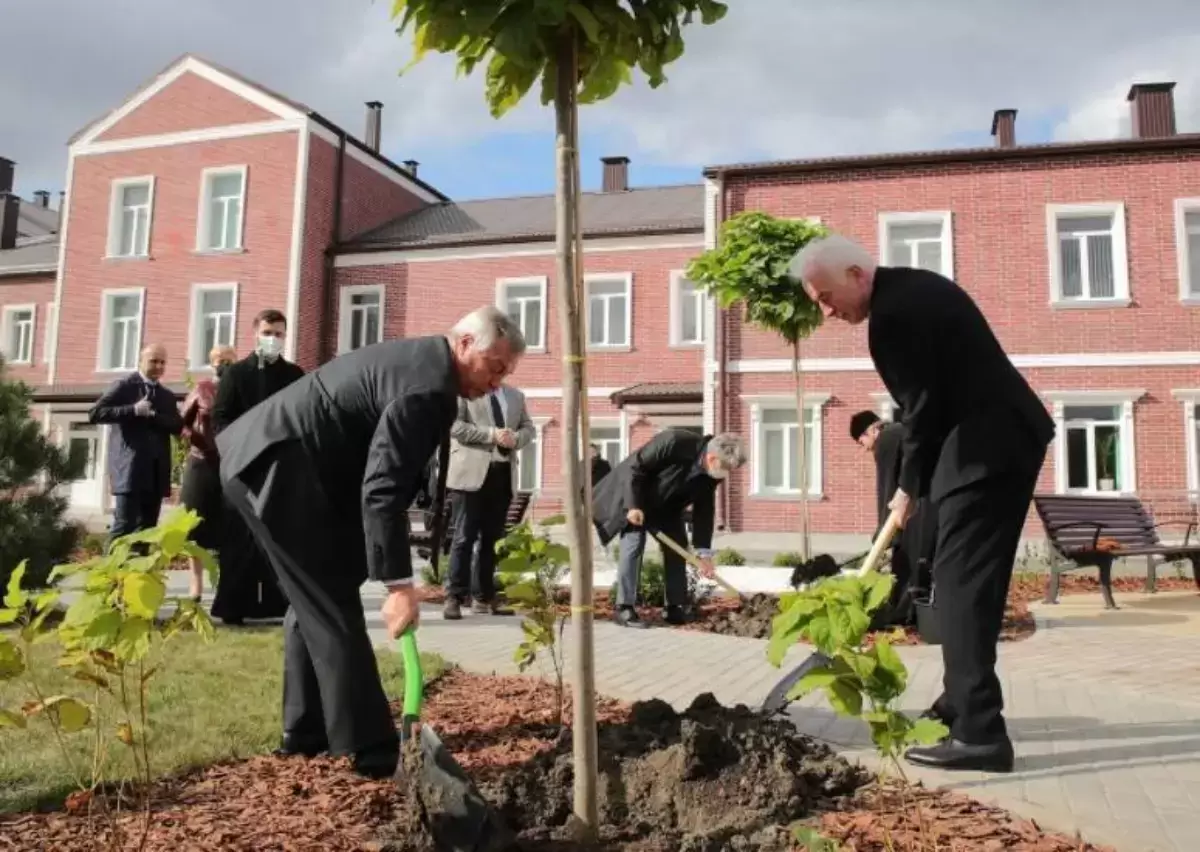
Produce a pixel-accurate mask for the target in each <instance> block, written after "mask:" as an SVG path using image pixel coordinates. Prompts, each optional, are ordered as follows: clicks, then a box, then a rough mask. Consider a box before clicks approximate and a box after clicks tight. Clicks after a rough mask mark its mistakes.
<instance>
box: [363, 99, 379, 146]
mask: <svg viewBox="0 0 1200 852" xmlns="http://www.w3.org/2000/svg"><path fill="white" fill-rule="evenodd" d="M382 113H383V103H382V102H380V101H367V134H366V137H365V138H364V139H363V141H364V142H366V143H367V147H368V148H370V149H371V150H372V151H374V152H375V153H377V154H378V153H379V141H380V139H379V137H380V133H381V132H382V131H381V128H380V122H381V121H382Z"/></svg>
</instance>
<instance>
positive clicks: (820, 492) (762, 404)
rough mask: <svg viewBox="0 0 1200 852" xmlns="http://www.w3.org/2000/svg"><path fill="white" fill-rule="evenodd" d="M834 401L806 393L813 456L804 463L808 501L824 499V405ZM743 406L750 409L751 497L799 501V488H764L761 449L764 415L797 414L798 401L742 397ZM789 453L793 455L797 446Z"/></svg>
mask: <svg viewBox="0 0 1200 852" xmlns="http://www.w3.org/2000/svg"><path fill="white" fill-rule="evenodd" d="M832 398H833V395H832V394H829V393H806V394H805V395H804V408H805V410H806V412H807V411H808V410H809V409H811V410H812V412H813V413H812V424H813V425H812V429H813V452H812V458H808V459H805V467H806V468H807V473H808V499H809V500H813V499H817V500H820V499H822V498H823V497H824V496H825V439H824V432H825V405H826V403H828V402H829V400H831V399H832ZM741 399H742V402H743V404H747V405H749V406H750V494H749V496H751V497H753V498H755V499H760V500H762V499H766V500H772V499H773V500H799V499H800V493H801V492H800V489H799V488H781V489H775V488H771V489H768V488H765V487H764V486H763V484H762V467H761V462H762V445H763V431H762V430H763V422H762V415H763V412H764V411H780V410H782V411H789V412H791V413H792V414H795V413H796V397H795V396H793V395H791V394H764V395H748V396H742V398H741ZM785 446H791V449H789V452H794V442H792V441H788V442H787V443H786V444H785Z"/></svg>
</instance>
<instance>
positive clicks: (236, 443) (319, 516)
mask: <svg viewBox="0 0 1200 852" xmlns="http://www.w3.org/2000/svg"><path fill="white" fill-rule="evenodd" d="M524 351H525V339H524V337H523V336H522V335H521V330H520V328H519V327H518V326H517V325H516V323H514V322H513V320H512V319H511V318H510V317H509V316H508V315H507V314H505V313H504V312H503V311H501V310H500V309H499V308H496V307H495V306H492V305H488V306H487V307H483V308H479V309H477V310H475V311H472V312H471V313H469V314H467V315H466V316H465V317H463V318H462V319H460V320H459V321H458V322H457V323H456V324H455V325H454V327H453V328H452V329H450V331H449V332H448V333H447V334H445V335H436V336H431V337H420V338H416V339H412V340H390V341H386V342H383V343H376V344H374V345H371V346H364V347H362V348H361V349H356V350H354V351H353V352H348V353H346V354H345V355H342V356H340V357H338V358H335V359H333V360H332V361H330V362H328V363H326V364H323V365H322V366H321V367H319V368H318V369H316V370H315V371H313V372H312V373H310V374H308V375H307V376H305V377H304V378H303V379H301V380H300V381H298V382H296V383H295V384H293V385H291V386H290V387H288V388H286V389H284V390H283V391H282V392H280V393H278V394H276V395H275V396H273V397H271V398H270V399H269V400H267V401H266V402H264V403H263V404H262V405H260V406H258V407H257V408H255V409H254V410H253V411H250V412H248V413H247V414H246V415H245V416H244V417H242V418H241V419H239V420H238V421H237V422H236V423H234V424H233V425H232V426H230V427H229V428H228V429H227V430H226V431H225V432H222V433H221V435H220V436H219V437H218V438H217V448H218V449H219V450H220V453H221V481H222V483H223V484H224V487H225V493H226V494H227V495H228V496H229V499H230V502H231V503H233V505H234V506H236V507H237V509H238V510H239V511H240V512H241V513H242V515H243V517H244V518H245V519H246V521H247V523H248V524H249V525H250V528H251V530H252V531H253V533H254V536H255V538H256V539H257V540H258V542H259V544H260V545H262V547H263V549H264V550H265V551H266V553H267V555H268V556H269V557H270V560H271V565H272V567H273V568H274V569H275V573H276V575H277V576H278V578H279V581H280V583H281V585H282V586H283V590H284V592H285V593H286V595H287V598H288V601H289V603H290V604H291V606H290V607H289V609H288V612H287V617H286V618H285V619H284V625H283V631H284V640H283V641H284V682H283V743H282V746H281V749H280V751H281V752H282V753H284V754H293V755H301V756H314V755H316V754H318V753H320V752H322V751H329V752H330V753H332V754H334V755H348V756H350V757H351V759H352V762H353V765H354V768H355V769H356V770H357V771H358V772H359V773H360V774H363V775H367V776H371V777H379V778H389V777H391V776H392V774H393V773H394V772H395V770H396V764H397V759H398V757H399V737H398V736H397V732H396V724H395V720H393V718H392V714H391V711H390V710H389V708H388V701H387V697H386V696H385V695H384V692H383V685H382V684H381V683H380V680H379V670H378V668H377V667H376V664H375V653H374V649H373V648H372V644H371V638H370V636H369V635H368V633H367V622H366V617H365V615H364V613H363V601H362V594H361V587H362V584H363V583H364V582H366V581H367V580H368V579H372V580H376V581H378V582H380V583H382V584H383V585H384V586H385V587H386V588H387V597H386V599H385V601H384V604H383V609H382V613H383V622H384V625H385V626H386V627H387V631H388V634H389V635H390V636H391V637H392V638H393V639H395V638H398V637H399V636H400V635H401V634H402V633H403V632H404V631H405V630H406V629H407V628H408V627H409V626H410V625H414V624H416V622H417V620H418V617H419V604H420V601H419V599H418V597H417V592H416V588H415V587H414V585H413V567H412V550H411V547H410V542H409V534H408V509H409V508H410V507H411V505H412V503H413V500H414V498H415V497H416V494H417V492H418V490H419V489H420V487H421V482H422V480H423V479H424V478H425V475H426V470H427V469H428V464H429V459H430V457H431V456H432V455H433V454H434V452H435V451H436V452H438V454H439V466H438V467H439V471H440V476H439V480H440V481H439V483H438V486H437V488H438V490H439V491H443V492H444V490H445V477H446V473H447V469H448V467H449V462H448V459H449V456H450V427H451V426H452V425H453V424H454V421H455V418H456V417H457V414H458V400H459V397H463V398H466V399H479V398H480V397H483V396H485V395H486V394H487V393H489V392H490V391H492V390H495V389H496V388H497V387H499V386H500V385H501V383H502V382H503V381H504V379H505V377H506V376H508V374H509V373H511V372H512V371H513V370H514V369H515V367H516V365H517V361H518V360H519V359H520V357H521V355H522V353H523V352H524ZM436 544H437V543H436V542H435V545H436Z"/></svg>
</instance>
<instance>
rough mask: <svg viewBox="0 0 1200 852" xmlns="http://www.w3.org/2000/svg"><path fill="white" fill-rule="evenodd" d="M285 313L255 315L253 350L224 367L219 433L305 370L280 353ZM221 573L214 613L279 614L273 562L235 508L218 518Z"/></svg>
mask: <svg viewBox="0 0 1200 852" xmlns="http://www.w3.org/2000/svg"><path fill="white" fill-rule="evenodd" d="M286 335H287V318H286V317H284V315H283V314H282V313H281V312H279V311H277V310H275V309H274V308H267V309H265V310H262V311H259V312H258V315H257V316H256V317H255V318H254V339H255V348H254V352H252V353H250V355H248V356H247V357H245V358H243V359H242V360H240V361H236V362H234V363H233V364H230V365H229V367H227V368H226V370H225V373H224V375H222V376H221V381H220V383H219V384H218V385H217V397H216V399H215V400H214V401H213V412H212V423H213V431H214V432H215V433H216V434H218V435H219V434H221V432H223V431H224V430H225V429H226V428H228V427H229V425H230V424H231V423H233V422H234V421H235V420H237V419H238V418H239V417H241V416H242V415H243V414H245V413H246V412H247V411H249V410H250V409H251V408H253V407H254V406H256V405H258V404H259V403H260V402H262V401H263V400H264V399H266V398H268V397H270V396H272V395H274V394H276V393H278V392H279V391H281V390H283V389H284V388H285V387H287V386H288V385H290V384H291V383H292V382H294V381H296V380H297V379H299V378H301V377H302V376H303V375H304V370H303V368H301V367H300V366H299V365H298V364H293V363H292V362H291V361H288V360H287V359H286V358H284V357H283V341H284V337H285V336H286ZM218 551H219V555H220V564H221V573H220V575H219V576H218V579H217V589H216V596H215V597H214V598H213V604H212V614H213V617H214V618H219V619H221V620H222V621H224V622H225V623H226V624H228V625H231V626H236V625H239V624H242V623H244V621H245V619H247V618H282V617H283V614H284V612H286V611H287V601H286V600H284V597H283V595H282V594H281V593H280V591H279V586H278V584H277V583H276V581H275V575H274V572H273V571H272V570H271V563H270V562H268V561H267V557H266V554H264V553H263V552H262V551H261V550H260V549H259V547H258V545H257V544H256V543H255V540H254V536H252V535H251V534H250V530H249V528H248V527H247V526H246V524H245V522H244V521H243V520H242V518H241V515H240V514H238V512H236V511H233V510H229V509H228V507H227V511H226V512H225V517H224V518H222V530H221V543H220V545H219V547H218Z"/></svg>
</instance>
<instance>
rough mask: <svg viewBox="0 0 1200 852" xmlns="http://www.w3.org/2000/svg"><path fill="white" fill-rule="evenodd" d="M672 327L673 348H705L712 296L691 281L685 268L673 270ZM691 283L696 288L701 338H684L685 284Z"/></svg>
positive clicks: (697, 317) (671, 296) (697, 319)
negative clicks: (709, 304) (709, 305)
mask: <svg viewBox="0 0 1200 852" xmlns="http://www.w3.org/2000/svg"><path fill="white" fill-rule="evenodd" d="M670 280H671V295H670V309H671V328H670V345H671V347H672V348H673V349H703V348H704V344H705V342H706V341H707V339H708V337H709V324H708V314H709V311H708V303H709V302H710V301H712V297H711V296H709V295H708V293H707V292H705V291H704V290H702V289H701V288H700V287H699V286H697V285H696V284H695V282H693V281H691V280H690V279H689V278H688V277H687V274H686V272H685V271H684V270H682V269H672V270H671V279H670ZM685 283H686V284H691V285H692V286H693V287H695V288H696V296H695V297H693V298H695V299H696V321H697V322H698V323H699V324H700V339H699V340H684V339H683V285H684V284H685Z"/></svg>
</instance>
